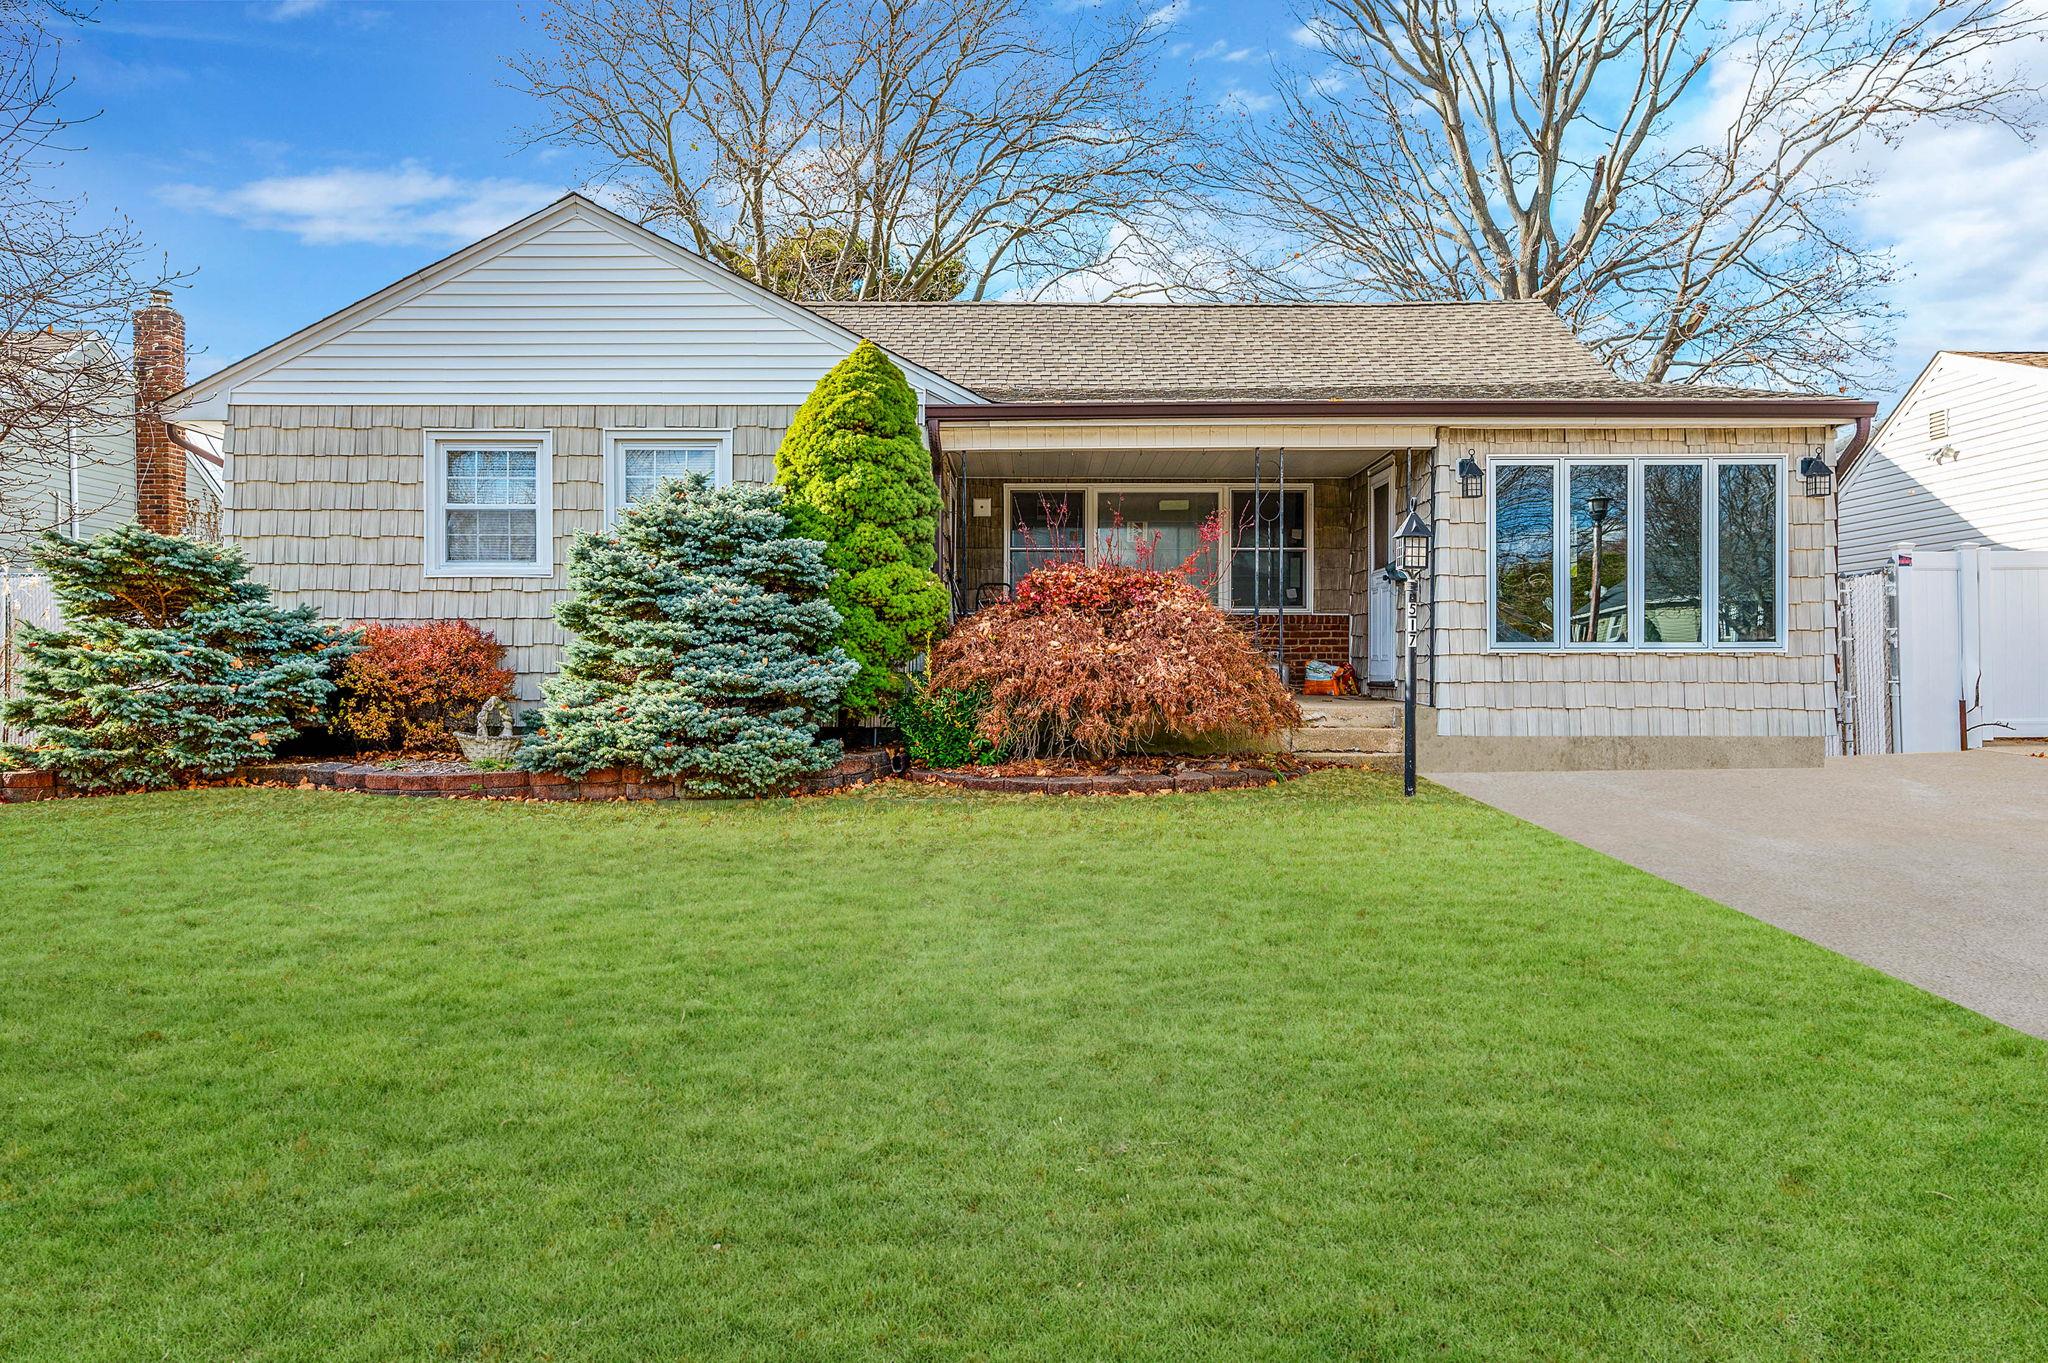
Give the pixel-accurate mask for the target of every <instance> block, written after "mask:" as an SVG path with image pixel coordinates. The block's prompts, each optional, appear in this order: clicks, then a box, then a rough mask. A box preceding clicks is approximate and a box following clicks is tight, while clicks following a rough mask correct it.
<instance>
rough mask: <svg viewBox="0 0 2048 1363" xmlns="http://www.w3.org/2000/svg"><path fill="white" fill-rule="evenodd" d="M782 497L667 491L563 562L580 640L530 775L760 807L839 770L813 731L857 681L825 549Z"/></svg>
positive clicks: (547, 715) (672, 485)
mask: <svg viewBox="0 0 2048 1363" xmlns="http://www.w3.org/2000/svg"><path fill="white" fill-rule="evenodd" d="M782 500H783V498H782V492H781V490H780V489H778V488H772V487H762V486H759V485H751V486H750V485H741V486H736V487H727V488H717V489H713V488H711V487H710V486H709V485H708V484H707V483H706V482H705V480H704V478H703V476H702V475H701V474H693V475H691V476H690V477H689V478H688V479H685V480H684V481H682V482H664V483H663V484H661V486H660V487H659V489H658V490H657V491H656V492H655V493H654V494H653V495H652V496H650V497H648V498H646V499H645V500H643V501H640V502H637V503H635V504H634V505H632V506H630V507H628V508H626V510H624V511H623V512H621V513H620V514H619V519H618V523H617V524H616V525H615V526H614V527H613V529H612V530H611V531H610V532H609V533H606V534H602V535H592V534H584V535H579V536H578V537H577V539H576V544H575V547H574V548H572V549H571V550H570V551H569V583H570V585H571V586H572V587H573V588H574V589H575V595H573V596H572V597H570V598H569V599H568V600H566V601H564V602H562V603H561V604H560V605H559V606H557V607H556V608H555V618H556V619H557V620H559V621H561V623H562V626H563V627H564V628H565V629H568V630H569V631H571V632H572V633H574V634H575V635H576V636H577V637H576V639H575V640H574V641H573V642H571V643H570V645H569V647H568V650H567V652H566V654H565V655H564V658H563V663H562V670H561V672H560V673H559V674H558V675H556V676H555V677H554V678H552V679H551V680H550V681H549V682H548V683H547V684H546V685H545V686H544V687H543V688H542V690H543V691H544V693H545V694H546V696H547V705H546V707H545V709H544V710H543V712H542V714H541V721H540V728H539V730H538V731H537V732H536V733H535V735H534V737H533V738H532V740H530V741H529V743H528V744H527V746H526V747H525V748H524V749H522V751H521V761H522V762H523V763H524V765H526V766H527V767H529V768H532V769H534V770H541V771H559V772H565V773H567V774H568V775H571V776H581V775H584V774H585V773H588V772H591V771H595V770H597V769H599V768H603V767H639V768H641V769H642V770H644V771H646V772H647V773H648V774H650V775H652V776H656V777H660V778H662V779H665V780H674V781H677V782H679V783H681V784H682V785H683V786H684V787H685V788H686V789H689V790H691V791H695V792H696V793H698V794H701V795H760V794H764V793H767V792H770V791H774V790H777V789H780V788H782V787H784V786H787V785H788V784H789V782H790V781H791V780H792V779H793V778H795V777H797V776H800V775H802V774H804V773H806V772H813V771H820V770H822V769H824V768H826V767H828V766H830V765H831V764H832V763H833V762H835V761H837V760H838V758H839V744H838V743H837V742H821V741H819V739H818V728H819V726H820V725H821V724H823V723H825V722H826V721H827V720H828V719H829V718H830V717H831V716H832V714H833V712H834V711H835V710H836V709H837V708H838V705H839V698H840V696H841V695H842V694H844V692H845V690H846V685H847V683H848V682H849V681H851V680H852V678H853V675H854V673H855V672H856V671H857V670H858V666H857V665H856V664H855V663H854V661H853V660H852V659H851V658H849V657H847V655H846V652H845V650H844V649H841V648H839V647H837V646H836V645H835V644H834V643H833V639H834V636H835V635H836V634H837V632H838V629H839V616H838V614H837V613H836V612H835V611H834V610H833V609H832V605H831V602H830V601H828V600H827V599H826V588H827V585H828V584H829V582H830V580H831V570H830V569H828V568H827V567H826V566H825V559H824V546H823V545H822V544H820V543H818V542H817V541H816V540H809V539H800V538H797V537H795V536H794V535H792V534H791V533H790V527H789V517H788V516H786V515H784V514H783V507H782Z"/></svg>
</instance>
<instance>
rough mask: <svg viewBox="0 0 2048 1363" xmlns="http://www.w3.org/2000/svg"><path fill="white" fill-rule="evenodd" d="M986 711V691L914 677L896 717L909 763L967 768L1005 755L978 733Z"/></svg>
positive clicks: (896, 712) (899, 703)
mask: <svg viewBox="0 0 2048 1363" xmlns="http://www.w3.org/2000/svg"><path fill="white" fill-rule="evenodd" d="M987 713H988V691H987V690H986V689H985V688H982V687H969V688H967V689H965V690H955V689H951V688H948V687H943V686H934V685H932V684H931V681H930V679H929V678H928V677H912V678H910V679H909V681H908V683H907V684H906V685H905V686H904V688H903V695H902V696H901V697H900V698H899V699H898V700H897V702H896V709H895V712H894V715H893V716H892V717H893V718H894V719H895V721H896V727H897V728H898V729H900V730H902V732H903V745H904V747H905V748H907V749H908V750H909V752H910V760H911V761H912V762H914V763H916V764H917V765H918V766H920V767H969V766H988V765H990V764H991V763H995V762H1000V761H1002V760H1003V757H1004V755H1005V750H1004V749H999V748H998V747H997V746H996V745H995V744H993V743H991V742H989V741H988V740H987V739H986V738H983V737H982V736H981V734H980V732H979V729H980V726H981V721H982V716H984V715H985V714H987Z"/></svg>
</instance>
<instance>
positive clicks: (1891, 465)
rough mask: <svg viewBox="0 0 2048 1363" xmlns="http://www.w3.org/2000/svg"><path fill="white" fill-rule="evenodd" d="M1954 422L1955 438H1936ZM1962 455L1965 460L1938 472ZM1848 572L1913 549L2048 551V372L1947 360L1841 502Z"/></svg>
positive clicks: (1896, 420) (1878, 444)
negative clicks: (1943, 421) (1936, 420)
mask: <svg viewBox="0 0 2048 1363" xmlns="http://www.w3.org/2000/svg"><path fill="white" fill-rule="evenodd" d="M1937 411H1946V412H1947V413H1948V433H1947V435H1946V436H1945V437H1935V436H1932V435H1930V434H1929V431H1928V416H1929V414H1930V413H1932V412H1937ZM1945 445H1946V446H1953V447H1954V449H1955V451H1956V456H1955V457H1954V458H1952V459H1948V460H1945V461H1944V462H1942V463H1939V464H1937V463H1935V462H1934V460H1933V459H1932V458H1931V456H1932V455H1933V453H1934V452H1935V451H1936V450H1938V449H1941V448H1942V447H1943V446H1945ZM1841 541H1842V570H1843V571H1844V572H1856V571H1859V570H1861V569H1866V568H1875V567H1878V566H1881V565H1882V564H1883V563H1884V562H1885V560H1886V558H1887V557H1888V556H1889V555H1890V554H1891V552H1892V550H1893V549H1894V548H1895V547H1897V546H1898V545H1899V544H1901V543H1907V542H1910V543H1911V544H1913V545H1914V546H1916V547H1917V548H1921V549H1952V548H1954V547H1956V546H1957V545H1960V544H1984V545H1997V546H2001V547H2004V548H2010V549H2048V370H2043V369H2035V368H2031V367H2029V366H2026V365H2016V364H2009V363H2006V362H2003V361H1999V360H1982V359H1975V358H1972V357H1970V356H1965V355H1941V356H1939V357H1937V358H1936V360H1935V361H1934V363H1933V364H1932V365H1931V366H1930V367H1929V369H1928V371H1927V373H1926V374H1924V375H1922V377H1921V379H1920V381H1919V382H1918V383H1916V384H1915V385H1914V386H1913V389H1912V391H1911V392H1909V393H1908V394H1907V395H1906V397H1905V399H1904V401H1903V402H1902V403H1901V404H1900V406H1899V408H1898V410H1897V411H1896V412H1894V413H1893V414H1892V415H1891V416H1890V417H1887V418H1886V420H1885V424H1884V426H1883V428H1882V429H1880V430H1879V431H1878V433H1877V436H1876V437H1875V438H1874V439H1873V440H1872V442H1871V447H1870V449H1869V450H1867V451H1865V453H1864V455H1863V457H1862V458H1861V459H1860V460H1858V461H1857V463H1856V466H1855V469H1854V470H1853V472H1852V473H1851V475H1850V477H1849V478H1848V480H1847V481H1846V483H1844V485H1843V487H1842V493H1841Z"/></svg>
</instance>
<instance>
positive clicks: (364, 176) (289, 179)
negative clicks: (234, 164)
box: [161, 161, 561, 246]
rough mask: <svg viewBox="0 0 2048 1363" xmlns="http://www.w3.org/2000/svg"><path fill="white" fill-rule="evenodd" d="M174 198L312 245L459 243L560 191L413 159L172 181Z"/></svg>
mask: <svg viewBox="0 0 2048 1363" xmlns="http://www.w3.org/2000/svg"><path fill="white" fill-rule="evenodd" d="M161 192H162V197H163V198H164V199H165V200H166V201H167V202H169V203H171V204H173V205H175V206H177V207H180V208H187V209H192V210H194V211H199V212H207V213H216V214H219V215H220V216H222V217H226V218H232V219H234V220H235V221H236V222H239V223H240V224H241V225H242V226H244V227H252V228H259V229H264V230H268V231H275V232H289V233H291V234H292V235H294V236H296V237H297V238H298V239H299V240H300V241H302V242H305V243H306V244H307V245H309V246H334V245H356V244H363V245H377V246H409V245H417V244H421V243H428V244H454V243H462V242H469V241H474V240H476V239H477V238H478V237H482V236H487V235H489V234H490V233H492V232H495V231H497V230H498V229H499V228H501V227H503V226H505V225H506V224H507V223H510V222H513V221H516V220H517V219H519V218H521V217H524V216H525V215H526V214H528V213H531V212H532V211H533V210H534V209H536V208H539V207H541V206H542V205H543V204H546V203H548V202H549V201H551V200H553V199H555V198H557V197H559V195H560V193H561V189H560V187H559V186H556V185H549V184H539V183H536V182H534V181H530V180H506V179H477V180H465V179H461V178H458V177H456V176H452V175H440V174H436V173H434V172H432V171H429V170H428V169H427V168H426V167H424V166H421V165H419V164H418V163H416V162H411V161H407V162H404V163H402V164H400V165H398V166H395V167H392V168H390V169H384V170H359V169H339V170H328V171H321V172H318V173H315V174H311V175H277V176H271V177H268V178H265V179H260V180H251V181H248V182H247V183H245V184H241V185H236V186H233V187H230V188H227V189H216V188H212V187H209V186H205V185H194V184H179V185H169V186H166V187H165V188H164V189H163V190H162V191H161Z"/></svg>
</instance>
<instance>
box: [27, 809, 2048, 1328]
mask: <svg viewBox="0 0 2048 1363" xmlns="http://www.w3.org/2000/svg"><path fill="white" fill-rule="evenodd" d="M1786 873H1787V874H1788V875H1797V874H1799V868H1798V866H1797V865H1796V864H1794V865H1788V866H1787V868H1786ZM0 905H4V906H5V924H6V929H5V933H4V937H0V1122H4V1129H0V1247H4V1248H0V1356H4V1357H7V1358H38V1359H41V1358H49V1359H67V1360H70V1359H110V1360H111V1359H121V1360H130V1359H142V1358H152V1359H154V1358H172V1359H206V1360H221V1359H266V1360H267V1359H322V1360H336V1359H362V1360H387V1359H414V1358H427V1359H431V1358H455V1359H606V1360H615V1359H656V1358H660V1359H761V1360H770V1359H772V1360H812V1359H816V1360H826V1359H831V1360H838V1359H859V1358H888V1359H973V1358H988V1359H1047V1360H1079V1359H1155V1358H1156V1359H1229V1360H1244V1359H1317V1360H1322V1359H1393V1358H1412V1357H1430V1358H1448V1359H1505V1358H1516V1359H1521V1358H1545V1359H1551V1358H1555V1359H1571V1358H1616V1359H1622V1358H1626V1359H1748V1358H1757V1359H1858V1360H1861V1359H1871V1358H1910V1359H1944V1358H1952V1359H1958V1360H1972V1361H1973V1363H1975V1361H1976V1360H1986V1359H2018V1358H2023V1357H2039V1356H2040V1355H2041V1352H2042V1348H2043V1341H2044V1340H2048V1307H2044V1305H2043V1302H2044V1300H2048V1259H2044V1256H2043V1254H2042V1252H2041V1234H2042V1231H2041V1228H2042V1226H2043V1225H2044V1224H2048V1098H2044V1085H2043V1079H2044V1064H2043V1062H2044V1058H2048V1048H2044V1046H2043V1045H2042V1044H2041V1043H2039V1042H2037V1041H2034V1040H2031V1039H2028V1038H2026V1037H2023V1036H2021V1035H2019V1034H2017V1033H2014V1032H2012V1031H2010V1030H2008V1029H2006V1028H2003V1027H2001V1026H1999V1025H1997V1024H1994V1023H1991V1022H1989V1021H1986V1020H1985V1019H1983V1018H1980V1017H1978V1016H1976V1015H1974V1014H1971V1013H1968V1012H1965V1011H1963V1010H1961V1009H1959V1008H1956V1007H1953V1006H1951V1005H1949V1004H1947V1003H1944V1002H1942V1001H1940V1000H1938V999H1935V998H1933V997H1930V996H1928V995H1926V994H1923V993H1921V992H1919V991H1917V990H1915V989H1913V988H1911V987H1909V986H1906V985H1904V984H1900V983H1898V982H1896V981H1893V980H1890V979H1887V978H1885V977H1883V976H1881V975H1878V974H1876V973H1875V972H1872V971H1870V970H1867V969H1865V968H1863V967H1861V966H1858V965H1855V964H1852V963H1850V962H1848V961H1845V960H1842V959H1840V958H1838V957H1835V956H1832V955H1830V954H1828V953H1826V952H1824V951H1821V950H1819V949H1818V948H1815V947H1812V946H1810V945H1808V944H1806V943H1804V942H1801V941H1799V940H1797V939H1795V938H1793V937H1790V936H1787V935H1785V934H1783V933H1780V932H1778V931H1776V930H1775V929H1772V928H1769V927H1766V926H1763V925H1761V924H1759V923H1756V922H1754V921H1752V920H1750V919H1748V918H1745V917H1742V916H1740V915H1738V914H1736V913H1733V912H1731V911H1729V910H1726V909H1723V908H1720V907H1718V906H1716V905H1713V904H1711V903H1708V902H1706V901H1704V900H1702V899H1699V898H1698V897H1696V896H1694V895H1691V894H1689V893H1686V892H1685V891H1682V890H1679V889H1677V888H1675V887H1673V886H1670V885H1668V884H1665V883H1663V882H1660V881H1657V880H1654V879H1652V878H1650V877H1648V876H1646V875H1643V874H1640V873H1638V872H1636V871H1633V870H1631V869H1629V868H1627V867H1624V866H1622V865H1620V864H1618V863H1616V862H1613V861H1610V860H1607V859H1606V858H1604V857H1601V856H1599V855H1597V854H1595V853H1593V852H1590V851H1587V850H1585V849H1583V848H1580V847H1577V846H1574V845H1572V844H1569V843H1566V842H1563V841H1561V840H1559V839H1557V838H1554V837H1552V836H1550V835H1549V834H1547V833H1544V832H1542V831H1540V830H1538V829H1535V828H1532V827H1530V826H1528V825H1525V824H1521V823H1518V822H1516V821H1514V820H1512V819H1509V818H1507V817H1506V816H1504V815H1501V814H1498V813H1495V812H1494V811H1491V810H1489V809H1486V808H1484V807H1482V806H1479V805H1476V804H1472V803H1468V802H1466V801H1464V800H1461V799H1459V798H1457V797H1455V796H1452V795H1450V794H1448V793H1444V792H1440V791H1434V790H1431V791H1427V792H1426V793H1425V796H1424V797H1423V798H1422V799H1420V800H1418V801H1416V802H1415V803H1413V804H1412V805H1410V804H1404V803H1402V802H1401V801H1400V800H1399V799H1398V797H1397V796H1395V795H1394V792H1393V787H1391V786H1390V785H1389V784H1388V783H1387V782H1386V781H1385V780H1384V779H1382V778H1378V777H1373V776H1368V775H1342V774H1325V775H1320V776H1317V777H1314V778H1311V779H1309V780H1305V781H1302V782H1298V783H1295V784H1294V785H1291V786H1288V787H1283V788H1277V789H1270V790H1263V791H1256V792H1245V793H1238V794H1229V795H1215V796H1200V797H1195V796H1181V797H1167V798H1153V799H1144V798H1139V799H1111V800H1059V799H1052V800H1046V799H1030V798H1023V799H1007V798H989V797H980V798H977V797H972V796H961V795H935V794H922V795H920V794H912V793H908V792H900V791H891V792H886V793H874V794H862V795H857V796H852V797H847V798H835V799H822V800H808V801H801V802H794V803H790V802H781V803H762V804H753V805H708V804H697V805H668V806H649V805H599V806H559V807H558V806H547V805H525V804H521V805H484V804H474V803H464V802H442V801H406V800H394V799H379V798H374V797H366V796H342V795H323V794H312V793H301V792H289V791H224V792H198V793H186V794H174V795H159V796H145V797H129V798H116V799H103V800H91V801H71V802H54V803H50V804H45V805H39V806H25V807H17V808H13V809H9V810H7V811H5V812H4V813H0Z"/></svg>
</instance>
